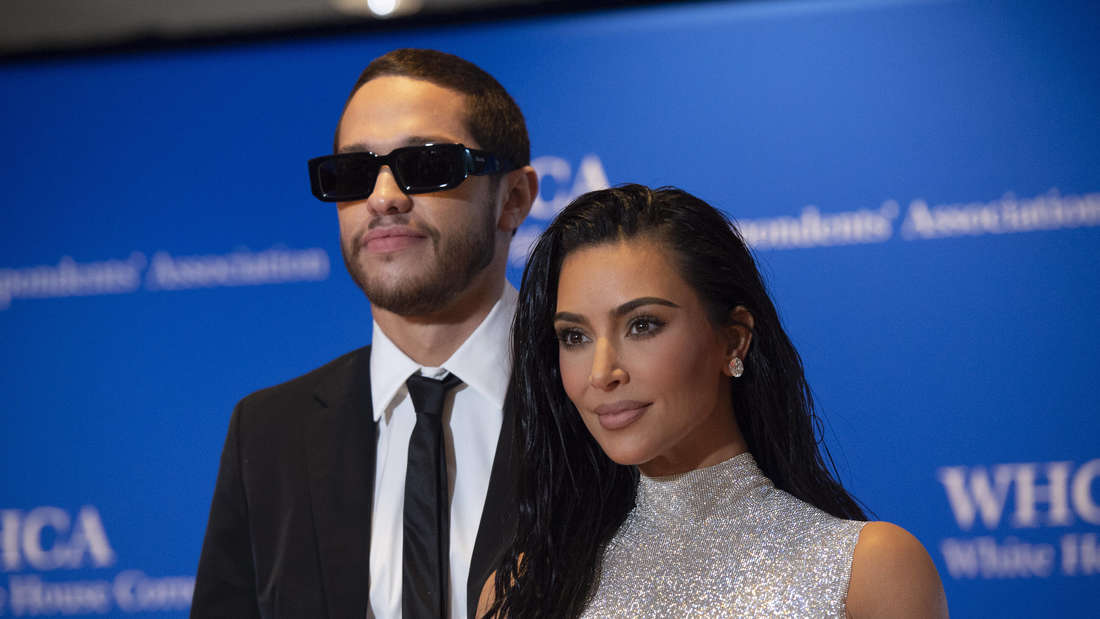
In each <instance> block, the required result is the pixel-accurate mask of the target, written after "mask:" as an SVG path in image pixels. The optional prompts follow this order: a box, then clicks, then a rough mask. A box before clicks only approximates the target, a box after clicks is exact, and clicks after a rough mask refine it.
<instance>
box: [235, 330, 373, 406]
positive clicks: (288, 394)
mask: <svg viewBox="0 0 1100 619" xmlns="http://www.w3.org/2000/svg"><path fill="white" fill-rule="evenodd" d="M369 358H370V346H364V347H362V348H358V349H356V350H353V351H351V352H348V353H345V354H343V355H341V356H339V357H337V358H335V359H333V360H332V361H329V362H328V363H326V364H324V365H322V366H320V367H318V368H315V369H313V370H310V371H309V372H306V373H305V374H302V375H301V376H298V377H295V378H292V379H290V380H288V381H285V382H282V383H279V384H277V385H272V386H270V387H266V388H264V389H260V390H258V391H254V392H252V393H250V394H248V395H247V396H245V397H244V398H242V399H241V401H240V403H239V404H238V405H237V408H238V410H240V411H245V410H256V409H261V410H266V409H271V408H286V407H288V406H291V407H293V406H295V405H299V404H301V403H303V402H305V401H309V400H312V399H314V398H315V397H318V396H319V395H321V394H323V393H324V392H325V391H326V390H333V389H339V388H347V387H349V386H350V385H351V384H352V383H353V382H355V381H357V380H367V379H366V371H367V367H368V360H369Z"/></svg>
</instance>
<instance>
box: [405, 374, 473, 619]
mask: <svg viewBox="0 0 1100 619" xmlns="http://www.w3.org/2000/svg"><path fill="white" fill-rule="evenodd" d="M460 384H462V381H461V380H460V379H459V378H458V377H457V376H455V375H454V374H449V375H448V376H447V378H445V379H443V380H436V379H434V378H428V377H426V376H421V375H420V374H413V375H412V376H410V377H409V380H407V381H405V385H406V386H407V387H408V388H409V397H411V398H412V403H413V408H414V409H415V410H416V427H414V428H413V432H412V436H411V437H410V438H409V466H408V469H407V470H406V472H405V538H404V549H403V551H402V559H401V560H402V569H401V572H402V579H401V616H402V617H404V619H446V616H447V615H446V610H447V600H448V592H447V573H448V571H449V568H450V551H449V533H450V525H451V518H450V510H449V509H448V496H447V454H446V446H445V445H444V444H443V400H444V399H446V397H447V391H449V390H450V389H452V388H454V387H455V386H457V385H460Z"/></svg>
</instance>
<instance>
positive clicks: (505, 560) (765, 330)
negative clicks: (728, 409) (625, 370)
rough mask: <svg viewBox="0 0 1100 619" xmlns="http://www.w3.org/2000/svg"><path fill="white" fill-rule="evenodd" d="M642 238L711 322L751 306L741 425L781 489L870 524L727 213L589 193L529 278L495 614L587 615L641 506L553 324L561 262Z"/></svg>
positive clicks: (616, 193) (692, 203)
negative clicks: (571, 371) (836, 462)
mask: <svg viewBox="0 0 1100 619" xmlns="http://www.w3.org/2000/svg"><path fill="white" fill-rule="evenodd" d="M634 238H644V239H647V240H652V241H654V242H656V243H658V244H659V245H661V246H663V247H665V248H667V249H668V250H669V253H670V254H671V255H672V256H673V257H674V261H675V263H676V264H678V266H679V267H680V268H679V271H680V273H681V275H682V276H683V277H684V279H685V281H687V282H688V283H689V284H690V285H691V286H692V288H693V289H694V290H695V291H696V293H697V294H698V295H699V297H700V299H701V300H702V301H703V303H704V305H705V306H706V307H707V310H708V315H709V317H710V320H711V321H712V322H713V323H714V324H715V325H716V326H725V325H726V324H728V322H729V316H730V311H731V310H732V309H734V308H735V307H737V306H739V305H740V306H744V307H745V308H747V309H748V310H749V312H750V313H751V314H752V316H753V318H754V320H755V325H754V328H753V338H752V343H751V346H750V348H749V351H748V354H747V355H746V359H745V372H744V375H743V376H741V377H740V378H736V379H730V380H733V381H734V382H733V390H732V391H733V396H732V398H733V410H734V416H735V418H736V420H737V425H738V427H739V428H740V429H741V433H742V434H743V435H744V438H745V441H746V443H747V444H748V448H749V452H750V453H752V455H753V458H755V460H756V462H757V464H758V465H759V467H760V469H761V471H762V472H763V473H764V474H765V475H766V476H767V477H768V478H770V479H771V480H772V483H774V484H775V486H776V487H777V488H779V489H781V490H785V491H787V492H789V493H790V494H792V495H794V496H796V497H798V498H799V499H802V500H803V501H806V502H807V503H810V504H811V505H814V506H816V507H818V508H819V509H822V510H824V511H826V512H828V513H830V514H833V515H835V516H838V517H841V518H851V519H858V520H864V519H866V516H865V515H864V513H863V510H862V509H861V508H860V506H859V505H858V504H857V503H856V501H855V500H854V499H853V498H852V497H851V496H850V495H849V494H848V493H847V492H846V491H845V490H844V488H843V487H842V486H841V485H840V483H839V482H838V481H837V480H836V478H835V477H834V475H833V474H832V473H831V472H830V469H829V468H828V467H827V466H826V464H825V458H828V459H829V464H830V465H832V460H831V458H829V455H828V451H827V450H826V449H825V446H824V445H822V444H821V443H820V441H819V434H820V425H821V423H820V420H819V418H818V417H817V416H816V415H815V413H814V408H813V399H812V397H811V395H810V390H809V388H808V386H807V385H806V379H805V376H804V372H803V369H802V360H801V358H800V357H799V355H798V352H797V351H796V350H795V349H794V346H793V345H792V344H791V342H790V339H789V338H788V337H787V334H786V333H785V332H784V331H783V327H782V325H780V322H779V316H778V314H777V313H776V310H775V306H774V305H772V302H771V299H770V298H768V293H767V290H766V289H765V286H764V282H763V280H762V279H761V277H760V273H759V272H758V271H757V269H756V263H755V261H754V260H753V258H752V255H751V254H750V252H749V250H748V248H747V247H746V245H745V243H744V241H743V240H742V239H741V236H740V234H739V233H738V232H737V230H736V229H735V228H734V227H733V226H732V225H731V224H730V222H729V220H728V219H726V217H725V216H724V215H723V214H722V213H721V212H719V211H718V210H717V209H715V208H714V207H712V206H710V205H708V204H707V203H705V202H703V201H702V200H700V199H698V198H696V197H694V196H692V195H690V194H688V193H686V192H684V191H681V190H679V189H675V188H661V189H657V190H651V189H649V188H647V187H644V186H641V185H625V186H622V187H618V188H615V189H605V190H601V191H594V192H591V193H587V194H584V195H582V196H580V197H579V198H577V199H576V200H574V201H573V202H572V203H571V204H570V205H569V206H567V207H566V208H565V209H564V210H563V211H562V212H561V213H560V214H559V215H558V217H557V218H556V219H555V220H554V222H553V223H552V224H550V226H549V227H548V228H547V229H546V231H545V232H544V233H543V234H542V236H541V237H540V238H539V240H538V241H537V243H536V244H535V246H534V248H533V250H532V253H531V256H530V258H529V260H528V262H527V268H526V269H525V270H524V273H523V283H522V285H521V287H520V293H519V307H518V309H517V312H516V317H515V323H514V326H513V340H512V353H513V360H514V361H513V362H514V365H513V370H512V378H511V384H510V387H509V395H508V397H507V402H506V404H505V407H508V409H509V410H511V411H513V413H514V414H515V415H516V416H517V424H518V425H517V427H516V433H515V446H514V448H515V450H516V452H515V453H516V456H517V457H516V461H517V462H518V463H520V464H519V466H520V471H518V473H517V478H518V485H517V500H518V504H519V513H518V521H517V529H516V534H515V537H514V539H513V543H512V545H511V547H510V548H509V549H508V550H507V551H506V553H505V555H504V556H503V557H502V559H501V562H500V564H499V565H498V566H497V572H496V573H497V576H496V581H495V583H494V590H495V594H496V596H495V600H496V601H495V603H494V607H493V609H492V612H493V613H495V614H496V615H497V616H501V617H523V618H525V619H526V618H527V617H575V616H577V615H579V614H580V612H581V611H582V610H583V608H584V606H585V603H586V599H587V596H588V594H589V591H590V589H592V586H593V582H594V580H595V574H596V568H597V566H598V563H599V558H600V553H601V551H602V549H603V547H604V545H605V544H606V543H607V542H608V540H610V539H611V537H612V536H613V535H614V534H615V531H616V530H617V529H618V527H619V525H620V524H622V521H623V519H624V518H625V517H626V515H627V513H628V512H629V511H630V510H631V508H632V507H633V506H634V496H635V488H636V486H637V481H638V472H637V469H636V468H635V467H633V466H622V465H619V464H616V463H615V462H613V461H611V459H610V458H608V457H607V456H606V455H605V454H604V452H603V450H602V449H601V448H600V446H599V444H598V443H597V442H596V441H595V439H593V438H592V435H591V434H589V432H588V430H587V429H586V428H585V425H584V423H583V422H582V421H581V418H580V415H579V413H578V412H577V409H576V408H575V407H574V406H573V403H572V402H570V400H569V398H568V397H566V394H565V391H564V389H563V387H562V382H561V375H560V372H559V367H558V341H557V337H556V334H555V332H554V328H553V316H554V313H555V311H556V308H557V291H558V277H559V274H560V272H561V266H562V261H563V260H564V258H565V257H566V256H567V255H568V254H569V253H570V252H572V251H574V250H576V249H578V248H581V247H588V246H593V245H598V244H602V243H609V242H614V241H618V240H620V239H634ZM819 447H820V449H819ZM822 451H824V452H825V458H823V457H822ZM832 468H833V471H835V466H833V467H832Z"/></svg>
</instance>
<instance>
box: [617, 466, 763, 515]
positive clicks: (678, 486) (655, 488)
mask: <svg viewBox="0 0 1100 619" xmlns="http://www.w3.org/2000/svg"><path fill="white" fill-rule="evenodd" d="M765 485H767V486H771V481H770V480H768V478H767V477H764V475H763V473H761V472H760V469H759V467H757V466H756V460H754V459H753V457H752V454H750V453H749V452H745V453H742V454H738V455H736V456H734V457H732V458H730V459H729V460H725V461H723V462H719V463H718V464H715V465H712V466H708V467H704V468H699V469H695V470H693V471H688V472H686V473H679V474H676V475H667V476H661V477H647V476H646V475H645V474H641V475H639V478H638V495H637V499H636V502H635V508H634V509H635V512H636V513H637V514H638V515H639V516H641V517H644V518H646V519H647V520H648V519H652V520H653V521H654V523H656V524H657V525H658V526H659V525H660V524H661V523H671V522H678V523H679V524H680V525H681V526H682V525H683V524H684V523H685V522H696V523H703V522H705V521H706V520H707V519H708V518H711V517H713V516H715V515H723V516H724V517H728V516H729V515H731V513H733V512H734V511H735V510H733V506H734V505H735V504H736V503H738V502H740V501H741V500H742V499H744V498H745V496H746V495H747V494H748V493H749V492H750V491H752V490H753V489H755V488H759V487H760V486H765Z"/></svg>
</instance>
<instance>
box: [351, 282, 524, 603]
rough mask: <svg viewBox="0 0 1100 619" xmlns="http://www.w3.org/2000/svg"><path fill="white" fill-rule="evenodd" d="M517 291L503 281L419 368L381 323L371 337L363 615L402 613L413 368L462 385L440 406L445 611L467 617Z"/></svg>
mask: <svg viewBox="0 0 1100 619" xmlns="http://www.w3.org/2000/svg"><path fill="white" fill-rule="evenodd" d="M518 298H519V294H518V293H517V292H516V289H515V288H514V287H512V285H511V284H509V283H505V286H504V292H503V293H502V294H501V298H500V299H499V300H498V301H497V303H496V305H494V306H493V309H492V310H490V312H489V314H488V315H487V316H486V317H485V320H483V321H482V322H481V324H480V325H478V327H477V329H475V330H474V332H473V333H472V334H470V337H469V338H467V339H466V341H465V342H463V343H462V345H461V346H460V347H459V348H458V350H456V351H455V352H454V354H453V355H451V358H450V359H448V360H447V361H445V362H444V363H443V365H442V366H441V367H439V368H427V367H422V366H421V365H420V364H418V363H416V362H415V361H413V360H412V359H410V358H409V357H408V355H406V354H405V353H404V352H402V351H401V350H400V349H398V348H397V346H396V345H394V343H393V342H392V341H390V339H389V338H388V337H386V334H385V333H383V332H382V329H380V328H379V327H378V323H374V329H373V335H372V337H371V352H370V376H371V402H372V406H373V407H374V420H375V422H376V423H377V424H378V451H377V454H376V458H377V459H376V461H375V469H374V506H373V510H372V512H371V518H372V520H371V546H370V610H369V612H368V613H367V616H368V617H377V618H379V619H390V618H397V617H401V552H402V545H403V544H402V531H403V527H404V503H405V501H404V496H405V469H406V467H407V465H408V452H409V437H410V436H411V435H412V431H413V426H415V425H416V413H415V411H414V410H413V405H412V401H411V399H410V398H409V392H408V389H406V387H405V380H406V379H408V378H409V376H411V375H413V374H414V373H416V372H418V371H419V372H421V373H422V374H424V375H425V376H430V377H432V378H442V377H443V376H445V375H446V374H447V373H448V372H450V373H453V374H455V375H456V376H458V377H459V378H460V379H462V382H463V384H462V385H459V386H458V387H456V388H455V389H454V390H452V391H451V392H450V394H448V397H447V400H446V402H445V403H444V406H443V433H444V441H445V443H446V449H447V481H448V487H449V492H450V497H451V509H450V512H451V531H450V566H449V568H450V571H449V575H450V578H449V580H450V599H449V602H448V604H449V616H450V617H455V618H462V617H465V616H466V581H467V579H468V578H469V575H470V557H471V555H472V554H473V552H474V541H475V540H476V539H477V528H478V524H479V523H480V522H481V510H482V507H483V506H484V505H485V495H486V492H487V490H488V488H489V474H490V472H491V471H492V469H493V456H494V455H495V453H496V445H497V437H498V436H499V435H500V426H501V422H502V419H503V413H502V409H503V408H504V394H505V392H506V391H507V389H508V377H509V373H510V372H511V350H510V344H511V342H510V334H511V329H512V317H513V316H514V315H515V311H516V300H517V299H518Z"/></svg>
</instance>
